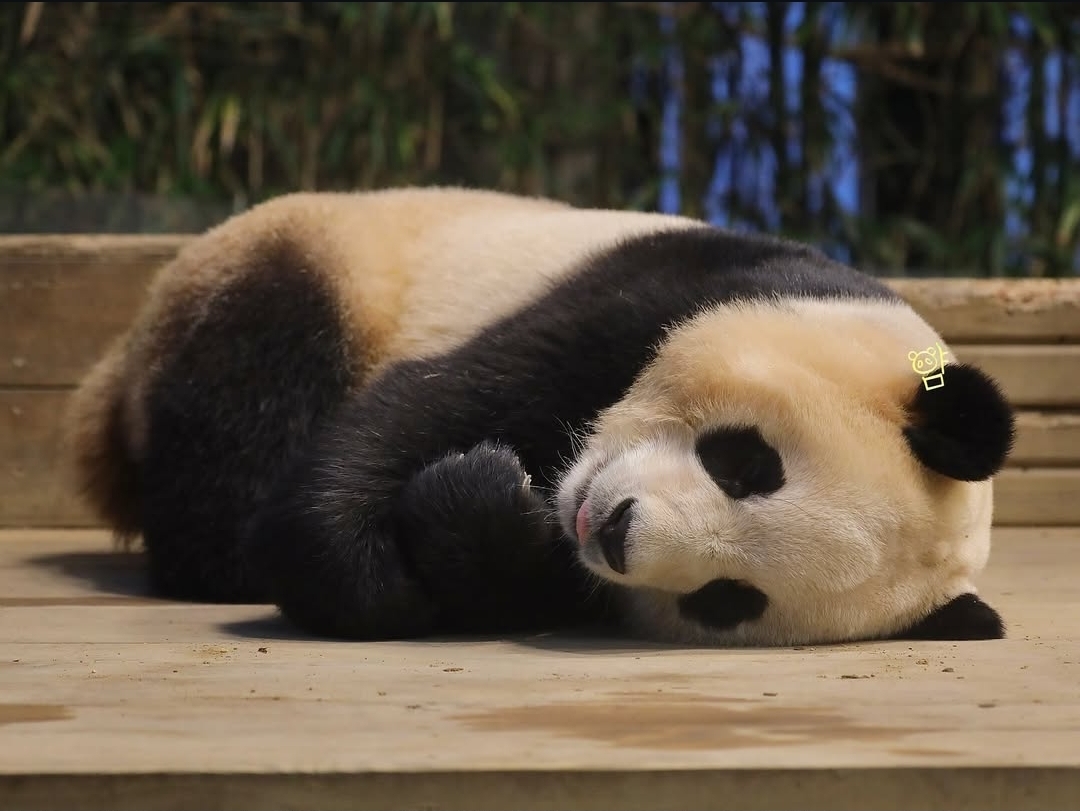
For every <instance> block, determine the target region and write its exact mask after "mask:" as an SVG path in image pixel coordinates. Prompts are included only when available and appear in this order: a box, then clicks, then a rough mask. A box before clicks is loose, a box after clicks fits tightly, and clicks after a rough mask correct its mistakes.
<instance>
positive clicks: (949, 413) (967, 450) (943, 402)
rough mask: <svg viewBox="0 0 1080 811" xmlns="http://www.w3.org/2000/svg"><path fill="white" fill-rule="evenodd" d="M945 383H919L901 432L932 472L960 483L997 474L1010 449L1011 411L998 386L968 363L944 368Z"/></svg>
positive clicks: (1011, 432)
mask: <svg viewBox="0 0 1080 811" xmlns="http://www.w3.org/2000/svg"><path fill="white" fill-rule="evenodd" d="M944 372H945V374H944V385H943V386H941V387H939V388H933V389H930V390H927V388H926V387H925V386H924V385H923V384H921V383H920V384H918V389H917V390H916V393H915V398H914V400H913V402H912V405H911V412H912V424H911V425H909V426H908V427H907V428H905V429H904V436H905V437H906V438H907V441H908V445H909V446H910V447H911V451H912V453H914V454H915V457H916V458H917V459H918V460H919V461H920V462H922V463H923V464H924V465H926V466H927V467H928V468H930V469H931V470H934V471H936V472H938V473H940V474H942V475H943V476H948V477H949V478H951V479H958V480H960V481H968V482H975V481H982V480H983V479H988V478H990V477H991V476H993V475H994V474H995V473H997V472H998V471H999V470H1000V469H1001V466H1002V465H1004V464H1005V459H1006V458H1007V457H1008V455H1009V452H1010V450H1011V449H1012V444H1013V436H1014V431H1015V427H1014V418H1013V411H1012V408H1011V407H1010V405H1009V403H1008V401H1007V400H1006V399H1005V396H1004V395H1003V394H1002V393H1001V390H1000V389H999V388H998V387H997V385H996V384H995V383H994V381H992V380H991V379H990V378H989V377H987V376H986V375H985V374H983V373H982V372H981V371H979V370H978V369H976V368H974V367H972V366H965V365H962V364H957V365H952V366H946V367H945V370H944Z"/></svg>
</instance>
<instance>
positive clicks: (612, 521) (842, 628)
mask: <svg viewBox="0 0 1080 811" xmlns="http://www.w3.org/2000/svg"><path fill="white" fill-rule="evenodd" d="M927 346H938V347H943V342H942V341H941V339H940V337H938V336H937V335H936V334H935V333H934V332H933V331H932V330H931V329H930V327H929V326H928V325H927V324H926V323H925V322H924V321H923V320H922V319H920V318H919V317H918V316H917V315H916V314H915V313H914V312H913V311H911V310H910V309H908V308H907V307H906V306H904V305H903V304H900V303H894V302H881V303H873V302H866V301H855V300H850V301H845V300H832V301H825V302H822V301H818V302H791V301H788V302H784V301H777V302H771V303H754V304H741V305H727V306H723V307H717V308H714V309H711V310H709V311H707V312H704V313H702V314H701V315H699V316H698V317H696V318H694V319H692V320H691V321H689V322H687V323H685V324H683V325H681V326H679V327H676V328H674V329H673V330H671V331H670V332H669V333H668V335H667V337H666V339H665V340H664V341H663V342H662V344H661V345H660V347H659V348H658V351H657V354H656V356H655V359H654V360H653V362H652V363H651V364H650V365H649V366H648V367H647V368H646V369H645V370H644V371H643V372H642V373H641V374H640V375H639V376H638V378H637V380H636V381H635V382H634V384H633V385H632V386H631V388H630V389H629V390H628V391H627V392H626V393H625V395H624V397H623V398H622V399H621V400H620V401H619V402H617V403H616V404H614V405H613V406H612V407H610V408H609V409H607V410H606V411H604V412H603V413H601V414H600V415H599V416H598V418H597V420H596V421H595V423H594V424H593V425H592V426H591V430H590V434H589V436H588V437H587V438H586V439H585V441H584V443H583V446H582V450H581V453H580V454H579V455H578V456H577V458H576V459H575V461H574V463H573V465H572V466H571V467H570V469H569V470H568V471H567V472H566V475H565V476H564V477H563V479H562V481H561V484H560V488H559V494H558V509H559V519H560V522H561V524H562V526H563V529H564V531H565V532H566V534H567V535H568V536H569V537H571V538H575V539H576V540H577V542H578V554H579V558H580V560H581V562H582V563H583V564H584V565H585V566H586V567H587V568H588V569H589V570H590V571H592V572H593V573H594V574H595V575H597V576H598V577H600V578H602V579H604V580H607V581H610V582H613V583H615V584H617V585H619V586H622V587H625V588H620V589H618V590H617V591H618V592H619V593H620V594H621V595H622V597H623V598H625V600H626V602H627V611H628V613H629V618H630V622H631V624H632V625H633V626H634V628H635V629H636V630H638V631H639V632H642V633H645V634H646V635H649V636H652V637H655V638H660V639H665V640H670V641H681V642H690V643H706V644H732V645H793V644H812V643H828V642H842V641H849V640H858V639H874V638H878V639H880V638H890V637H893V638H895V637H906V638H931V639H985V638H997V637H1000V636H1002V635H1003V627H1002V622H1001V619H1000V617H999V616H998V614H997V613H996V612H995V611H994V610H993V609H992V608H991V607H990V606H988V605H987V604H986V603H984V602H983V601H982V600H981V599H980V598H979V597H977V596H976V594H975V584H974V579H975V577H976V575H977V574H978V573H979V572H980V571H981V570H982V569H983V568H984V566H985V564H986V561H987V557H988V555H989V549H990V520H991V512H992V491H991V487H992V485H991V482H990V477H991V476H992V475H993V474H994V473H996V472H997V471H998V469H999V468H1000V467H1001V466H1002V464H1003V463H1004V460H1005V458H1006V456H1007V454H1008V452H1009V449H1010V447H1011V444H1012V438H1013V415H1012V412H1011V410H1010V408H1009V405H1008V404H1007V402H1006V400H1005V399H1004V397H1003V396H1002V394H1001V393H1000V391H999V389H998V387H997V386H996V385H995V384H994V383H993V382H992V381H991V380H990V379H989V378H987V377H986V376H985V375H983V374H982V373H981V372H980V371H978V370H976V369H974V368H972V367H969V366H965V365H963V364H960V363H958V362H956V361H955V360H953V359H951V358H950V356H949V355H948V350H947V349H944V348H943V349H942V353H943V354H944V358H943V360H944V365H943V367H942V368H941V369H939V370H937V371H940V372H941V373H942V378H941V380H940V381H938V382H941V385H936V384H935V385H933V386H931V385H930V384H929V383H927V382H925V381H924V377H923V376H922V373H921V372H920V371H919V370H918V369H916V368H915V366H914V365H913V363H912V362H911V360H910V358H909V355H910V353H911V352H912V351H923V350H924V349H925V347H927Z"/></svg>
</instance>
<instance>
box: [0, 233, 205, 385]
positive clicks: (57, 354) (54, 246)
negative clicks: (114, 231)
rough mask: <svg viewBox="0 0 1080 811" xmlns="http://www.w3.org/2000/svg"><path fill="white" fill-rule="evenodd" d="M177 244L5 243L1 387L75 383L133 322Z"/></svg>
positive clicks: (122, 239) (91, 239)
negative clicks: (162, 266) (159, 269)
mask: <svg viewBox="0 0 1080 811" xmlns="http://www.w3.org/2000/svg"><path fill="white" fill-rule="evenodd" d="M186 241H187V238H186V237H179V236H130V237H129V236H56V237H10V236H9V237H0V312H2V313H3V314H4V316H3V324H2V326H0V385H8V386H27V385H30V386H40V385H46V386H58V385H59V386H65V385H71V384H73V383H75V382H77V381H78V380H79V379H80V378H81V377H82V375H83V374H85V373H86V371H87V370H88V369H89V368H90V366H91V364H92V363H93V362H94V361H95V360H97V358H98V357H99V356H100V355H101V354H102V353H103V352H104V351H105V348H106V346H107V345H108V344H109V342H110V341H112V339H113V338H114V337H115V336H117V335H119V334H120V333H121V332H123V331H124V330H125V329H126V328H127V326H128V325H129V324H130V323H131V320H132V319H133V318H134V317H135V312H136V309H137V308H138V306H139V304H140V303H141V301H142V298H143V294H144V292H145V290H146V285H147V284H148V283H149V281H150V278H151V277H152V275H153V273H154V271H155V270H156V269H157V268H158V267H159V266H160V265H162V264H163V263H164V262H167V261H168V260H169V259H171V258H172V257H173V256H174V255H175V254H176V251H177V249H178V248H179V246H180V245H182V244H183V243H184V242H186Z"/></svg>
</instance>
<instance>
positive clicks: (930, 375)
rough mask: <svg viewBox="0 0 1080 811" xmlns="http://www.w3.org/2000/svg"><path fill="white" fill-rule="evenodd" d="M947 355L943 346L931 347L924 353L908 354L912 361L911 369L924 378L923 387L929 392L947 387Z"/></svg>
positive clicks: (913, 351) (913, 352) (914, 352)
mask: <svg viewBox="0 0 1080 811" xmlns="http://www.w3.org/2000/svg"><path fill="white" fill-rule="evenodd" d="M947 354H948V352H947V351H946V350H944V349H942V347H941V344H934V346H929V347H927V348H926V349H924V350H923V351H922V352H916V351H915V350H912V351H911V352H908V356H907V359H908V360H909V361H911V368H912V370H913V371H914V372H915V374H917V375H919V377H921V378H922V382H923V386H924V387H925V388H926V390H927V391H933V390H934V389H940V388H941V387H942V386H944V385H945V355H947Z"/></svg>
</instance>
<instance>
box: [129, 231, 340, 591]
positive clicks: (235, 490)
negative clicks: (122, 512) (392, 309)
mask: <svg viewBox="0 0 1080 811" xmlns="http://www.w3.org/2000/svg"><path fill="white" fill-rule="evenodd" d="M197 304H198V306H204V307H205V310H199V309H197V308H196V307H191V308H189V309H183V308H180V309H178V310H177V311H176V317H175V323H172V324H170V325H169V328H170V329H171V330H173V331H174V332H175V338H174V339H173V340H172V341H171V342H170V345H169V354H168V355H167V356H166V358H165V359H164V361H163V364H162V367H161V369H160V371H159V372H158V373H157V374H156V375H154V377H153V378H152V380H153V383H152V388H151V389H150V392H149V395H148V398H147V414H148V419H149V432H148V444H147V447H146V451H145V456H144V458H143V460H142V464H141V466H140V487H139V490H140V494H141V512H142V515H141V519H140V525H141V527H142V530H143V538H144V541H145V544H146V548H147V552H148V557H149V566H150V576H151V580H152V583H153V586H154V588H155V590H156V591H157V592H158V593H160V594H163V595H167V596H171V597H176V598H182V599H197V600H212V601H221V602H232V601H259V600H262V599H264V598H265V597H266V594H265V593H264V592H263V591H261V590H260V589H258V588H257V587H256V586H255V585H254V584H253V583H252V581H251V578H250V576H249V574H248V572H247V570H246V567H245V566H244V565H243V562H242V559H241V557H240V554H239V543H240V538H241V537H242V536H243V535H244V534H245V532H246V531H247V530H248V529H249V527H250V524H251V521H252V519H253V516H254V513H255V511H256V509H257V508H258V507H259V506H260V505H261V503H262V501H263V500H264V499H265V498H266V496H267V494H268V493H269V492H270V490H271V489H272V487H273V486H274V485H275V484H276V480H277V478H278V476H280V475H282V473H283V472H285V470H286V469H287V467H288V465H289V463H290V462H291V461H292V460H293V458H294V456H295V455H296V453H297V452H298V451H299V450H300V449H301V448H303V447H304V446H305V445H306V444H307V442H308V441H309V439H310V436H311V430H312V427H313V426H314V424H315V422H316V421H317V420H319V419H320V418H321V417H323V416H325V415H326V413H327V412H328V411H329V410H330V409H331V408H332V407H333V406H335V405H337V404H338V403H339V402H340V401H341V400H342V399H343V398H344V396H345V392H346V390H347V388H348V386H349V383H350V379H351V370H350V359H349V357H348V354H349V353H348V350H347V348H346V347H347V343H346V337H345V333H344V329H343V326H342V322H341V318H340V316H339V313H338V309H337V302H336V298H335V296H334V294H333V293H332V292H331V291H330V290H328V289H327V288H326V287H325V286H324V284H323V283H322V282H321V281H320V279H319V278H318V277H317V276H315V275H313V274H311V273H309V272H308V271H307V269H306V268H305V267H304V265H303V262H302V260H301V259H300V255H299V254H298V253H296V252H294V251H293V250H290V249H289V248H288V247H287V246H280V247H277V248H273V249H270V248H268V249H267V251H266V253H265V255H264V256H263V258H262V260H261V262H259V263H257V264H255V265H253V266H252V267H249V268H246V269H244V273H243V275H240V276H238V278H237V279H236V280H235V281H234V282H232V283H231V284H230V285H228V286H227V287H226V288H225V289H223V290H222V291H220V293H219V294H217V295H216V296H215V297H214V298H212V299H211V300H210V301H209V302H205V301H203V302H197Z"/></svg>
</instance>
